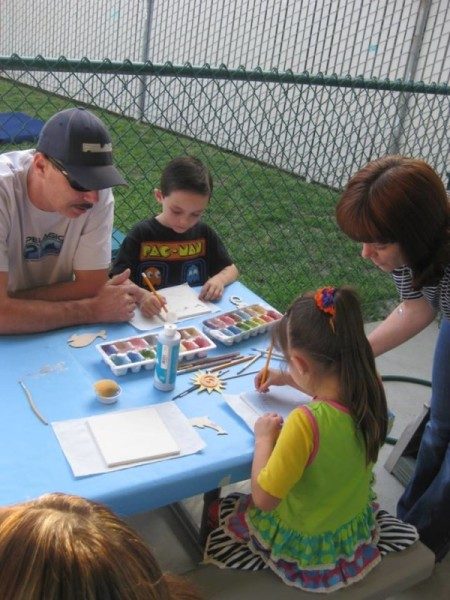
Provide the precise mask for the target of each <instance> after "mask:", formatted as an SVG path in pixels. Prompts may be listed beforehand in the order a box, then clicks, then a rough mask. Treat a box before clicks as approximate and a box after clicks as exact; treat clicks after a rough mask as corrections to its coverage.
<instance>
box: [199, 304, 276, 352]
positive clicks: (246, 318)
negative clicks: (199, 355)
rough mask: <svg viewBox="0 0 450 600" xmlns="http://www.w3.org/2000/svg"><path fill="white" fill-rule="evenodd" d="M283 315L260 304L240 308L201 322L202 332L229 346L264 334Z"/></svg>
mask: <svg viewBox="0 0 450 600" xmlns="http://www.w3.org/2000/svg"><path fill="white" fill-rule="evenodd" d="M282 316H283V315H282V314H281V313H279V312H278V311H277V310H275V309H274V308H270V307H267V306H262V305H261V304H250V305H249V306H242V307H240V308H237V309H235V310H231V311H229V312H226V313H223V314H220V315H215V316H214V317H210V318H209V319H206V320H205V321H202V326H203V331H204V332H205V333H206V334H207V335H208V336H209V337H210V338H212V339H214V340H217V341H219V342H221V343H222V344H225V345H226V346H231V345H232V344H237V343H239V342H241V341H242V340H247V339H248V338H250V337H254V336H257V335H261V334H263V333H266V331H268V330H269V329H270V328H271V327H272V326H273V325H274V324H275V323H276V322H277V321H279V320H280V319H281V317H282Z"/></svg>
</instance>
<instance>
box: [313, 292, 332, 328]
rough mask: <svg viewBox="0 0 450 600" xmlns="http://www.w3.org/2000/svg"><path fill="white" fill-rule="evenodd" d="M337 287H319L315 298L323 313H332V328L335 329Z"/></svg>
mask: <svg viewBox="0 0 450 600" xmlns="http://www.w3.org/2000/svg"><path fill="white" fill-rule="evenodd" d="M335 293H336V288H335V287H323V288H319V289H318V290H317V292H316V293H315V294H314V300H315V302H316V306H317V308H318V309H319V310H320V311H322V312H323V313H325V314H327V315H330V317H331V319H330V325H331V329H332V330H333V331H334V316H335V315H336V307H335V305H334V294H335Z"/></svg>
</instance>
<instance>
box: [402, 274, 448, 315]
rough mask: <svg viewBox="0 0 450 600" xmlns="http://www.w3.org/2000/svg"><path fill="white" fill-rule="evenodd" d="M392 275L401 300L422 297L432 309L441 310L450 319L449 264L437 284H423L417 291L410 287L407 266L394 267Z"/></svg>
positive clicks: (410, 279) (410, 280)
mask: <svg viewBox="0 0 450 600" xmlns="http://www.w3.org/2000/svg"><path fill="white" fill-rule="evenodd" d="M392 277H393V278H394V283H395V285H396V287H397V291H398V293H399V295H400V299H401V300H411V299H416V298H422V297H424V298H425V299H426V300H428V302H429V303H430V304H431V306H432V307H433V308H434V309H436V310H438V311H441V312H442V314H443V315H444V317H445V318H446V319H448V320H450V265H448V266H447V267H446V269H445V271H444V274H443V276H442V278H441V280H440V281H439V283H438V284H437V285H430V286H424V287H423V288H421V289H420V290H417V291H414V290H413V289H412V271H411V269H410V268H409V267H400V268H399V269H394V270H393V271H392Z"/></svg>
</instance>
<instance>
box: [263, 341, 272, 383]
mask: <svg viewBox="0 0 450 600" xmlns="http://www.w3.org/2000/svg"><path fill="white" fill-rule="evenodd" d="M272 352H273V342H271V344H270V348H269V350H268V352H267V358H266V364H265V365H264V370H263V372H262V375H261V384H260V385H264V384H265V383H266V381H267V378H268V376H269V366H270V359H271V357H272Z"/></svg>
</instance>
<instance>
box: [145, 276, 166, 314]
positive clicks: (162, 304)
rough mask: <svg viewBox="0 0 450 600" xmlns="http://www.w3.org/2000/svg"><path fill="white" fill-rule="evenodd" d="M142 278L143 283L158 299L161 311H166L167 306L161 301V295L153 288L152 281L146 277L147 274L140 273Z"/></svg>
mask: <svg viewBox="0 0 450 600" xmlns="http://www.w3.org/2000/svg"><path fill="white" fill-rule="evenodd" d="M142 279H143V280H144V283H145V285H146V286H147V287H148V289H149V290H150V291H151V292H152V293H153V294H155V296H156V297H157V299H158V302H159V304H160V305H161V308H162V309H163V311H165V312H166V313H167V308H166V305H165V304H164V302H163V299H162V298H161V296H160V295H159V294H158V292H157V291H156V290H155V286H154V285H153V283H152V282H151V281H150V279H149V278H148V277H147V275H146V274H145V273H142Z"/></svg>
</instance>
